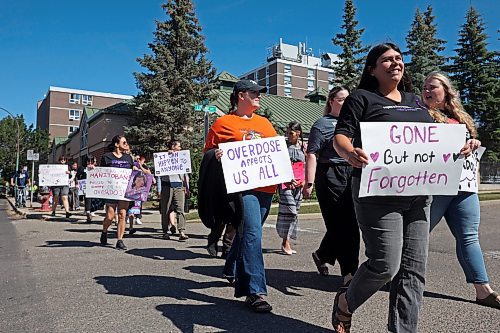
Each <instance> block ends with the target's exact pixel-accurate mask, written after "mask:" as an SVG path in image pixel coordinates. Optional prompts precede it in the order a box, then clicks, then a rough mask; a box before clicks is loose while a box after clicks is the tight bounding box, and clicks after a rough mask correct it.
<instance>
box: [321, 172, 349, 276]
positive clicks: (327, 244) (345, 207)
mask: <svg viewBox="0 0 500 333" xmlns="http://www.w3.org/2000/svg"><path fill="white" fill-rule="evenodd" d="M351 178H352V167H351V166H348V165H335V164H325V163H319V164H318V166H317V168H316V181H315V185H316V195H317V197H318V202H319V207H320V209H321V214H322V215H323V220H324V221H325V225H326V234H325V236H324V237H323V240H322V241H321V244H320V247H319V249H318V250H317V251H316V254H317V255H318V257H319V259H320V260H321V261H322V262H324V263H329V264H330V265H334V264H335V261H338V262H339V265H340V271H341V274H342V276H345V275H347V274H349V273H350V274H352V275H354V273H355V272H356V270H357V269H358V265H359V226H358V222H357V220H356V213H355V212H354V203H353V200H352V191H351Z"/></svg>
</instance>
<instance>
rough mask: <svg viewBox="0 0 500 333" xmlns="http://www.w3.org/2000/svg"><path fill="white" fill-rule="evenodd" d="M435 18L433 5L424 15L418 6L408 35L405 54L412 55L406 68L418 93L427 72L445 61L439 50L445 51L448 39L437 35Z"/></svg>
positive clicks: (439, 67) (434, 69) (437, 67)
mask: <svg viewBox="0 0 500 333" xmlns="http://www.w3.org/2000/svg"><path fill="white" fill-rule="evenodd" d="M434 19H435V17H434V15H432V7H431V6H428V7H427V10H426V11H425V13H424V14H423V15H422V14H421V13H420V10H419V9H418V8H417V10H416V11H415V18H414V19H413V22H412V24H411V29H410V31H409V32H408V35H407V36H406V44H407V48H408V51H406V52H403V54H404V55H410V56H411V61H410V62H408V63H407V65H406V70H407V72H408V74H409V76H410V79H411V81H412V83H413V85H414V89H415V91H416V93H418V94H420V87H421V85H422V83H423V81H424V79H425V77H426V76H427V74H429V73H430V72H432V71H436V70H440V69H441V68H442V67H443V65H444V63H445V57H444V56H442V55H440V54H439V52H442V51H444V47H443V45H444V44H446V41H444V40H442V39H439V38H437V37H436V34H437V26H436V24H434Z"/></svg>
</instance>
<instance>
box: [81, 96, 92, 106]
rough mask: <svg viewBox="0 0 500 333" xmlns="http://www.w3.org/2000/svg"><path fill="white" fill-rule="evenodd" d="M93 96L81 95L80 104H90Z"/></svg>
mask: <svg viewBox="0 0 500 333" xmlns="http://www.w3.org/2000/svg"><path fill="white" fill-rule="evenodd" d="M92 100H93V97H92V96H90V95H82V104H83V105H92Z"/></svg>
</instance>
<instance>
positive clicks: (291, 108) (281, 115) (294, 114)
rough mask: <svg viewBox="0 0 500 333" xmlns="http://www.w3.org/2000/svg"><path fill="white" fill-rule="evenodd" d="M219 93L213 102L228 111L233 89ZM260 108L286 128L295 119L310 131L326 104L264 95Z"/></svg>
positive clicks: (307, 131)
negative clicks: (267, 111)
mask: <svg viewBox="0 0 500 333" xmlns="http://www.w3.org/2000/svg"><path fill="white" fill-rule="evenodd" d="M218 94H219V97H218V98H217V100H215V102H212V103H211V104H212V105H215V106H217V108H219V109H220V110H222V111H223V112H225V113H227V112H228V111H229V107H230V105H231V103H230V102H229V96H230V95H231V91H227V90H219V91H218ZM260 108H261V109H262V110H265V109H269V110H270V111H271V117H272V119H273V120H274V121H275V123H276V125H278V126H279V127H280V128H286V126H287V125H288V123H289V122H291V121H293V120H295V121H298V122H299V123H300V124H301V125H302V130H303V131H304V133H309V131H310V129H311V127H312V125H313V124H314V123H315V122H316V120H318V119H319V118H320V117H321V116H322V115H323V111H324V109H325V106H324V105H320V104H318V103H312V102H309V101H308V100H303V99H295V98H290V97H281V96H275V95H262V97H261V99H260Z"/></svg>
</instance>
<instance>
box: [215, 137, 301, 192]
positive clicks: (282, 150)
mask: <svg viewBox="0 0 500 333" xmlns="http://www.w3.org/2000/svg"><path fill="white" fill-rule="evenodd" d="M219 148H220V149H222V151H223V152H224V153H223V155H222V158H221V162H222V169H223V172H224V180H225V181H226V188H227V193H234V192H240V191H245V190H250V189H254V188H258V187H263V186H269V185H275V184H280V183H285V182H290V181H292V179H293V177H294V176H293V171H292V165H291V163H290V156H289V155H288V149H287V145H286V143H285V138H284V137H282V136H276V137H272V138H265V139H256V140H246V141H237V142H226V143H220V144H219Z"/></svg>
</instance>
